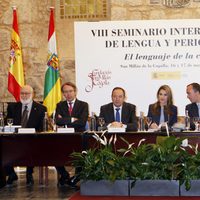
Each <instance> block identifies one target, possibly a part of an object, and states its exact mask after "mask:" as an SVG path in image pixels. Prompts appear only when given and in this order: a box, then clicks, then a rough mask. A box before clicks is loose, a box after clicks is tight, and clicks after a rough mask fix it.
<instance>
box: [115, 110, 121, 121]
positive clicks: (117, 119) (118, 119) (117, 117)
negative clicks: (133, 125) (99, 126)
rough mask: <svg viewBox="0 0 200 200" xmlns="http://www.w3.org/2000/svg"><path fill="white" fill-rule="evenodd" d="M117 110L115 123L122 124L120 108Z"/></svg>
mask: <svg viewBox="0 0 200 200" xmlns="http://www.w3.org/2000/svg"><path fill="white" fill-rule="evenodd" d="M115 110H116V116H115V121H117V122H120V113H119V110H120V108H115Z"/></svg>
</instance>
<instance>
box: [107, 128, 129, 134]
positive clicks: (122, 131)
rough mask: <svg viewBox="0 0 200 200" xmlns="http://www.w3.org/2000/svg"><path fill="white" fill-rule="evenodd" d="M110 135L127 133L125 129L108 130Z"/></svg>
mask: <svg viewBox="0 0 200 200" xmlns="http://www.w3.org/2000/svg"><path fill="white" fill-rule="evenodd" d="M108 132H109V133H124V132H126V129H125V128H108Z"/></svg>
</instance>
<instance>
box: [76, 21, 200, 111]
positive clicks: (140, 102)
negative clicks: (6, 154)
mask: <svg viewBox="0 0 200 200" xmlns="http://www.w3.org/2000/svg"><path fill="white" fill-rule="evenodd" d="M75 60H76V63H75V65H76V83H77V87H78V98H79V99H81V100H84V101H86V102H88V103H89V107H90V112H96V114H97V115H98V114H99V111H100V106H101V105H103V104H106V103H109V102H111V92H112V89H113V88H114V87H116V86H119V87H123V88H124V89H125V90H126V93H127V102H130V103H133V104H135V105H136V106H137V115H138V113H139V112H140V111H144V112H145V114H147V111H148V105H149V104H152V103H154V102H155V101H156V93H157V90H158V88H159V87H160V86H161V85H164V84H167V85H169V86H170V87H171V88H172V92H173V97H174V98H173V99H174V104H175V105H177V106H178V112H179V113H178V114H179V115H184V113H185V111H184V110H185V105H186V104H188V103H190V102H189V100H188V99H187V94H186V86H187V85H188V84H189V83H192V82H198V83H199V77H200V20H199V19H192V20H188V19H184V20H142V21H140V20H138V21H102V22H75Z"/></svg>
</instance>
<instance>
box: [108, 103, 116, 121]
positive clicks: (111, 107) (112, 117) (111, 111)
mask: <svg viewBox="0 0 200 200" xmlns="http://www.w3.org/2000/svg"><path fill="white" fill-rule="evenodd" d="M108 112H110V113H109V114H108V116H111V122H113V121H115V112H114V108H113V104H112V103H111V104H110V109H108Z"/></svg>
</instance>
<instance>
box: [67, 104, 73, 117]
mask: <svg viewBox="0 0 200 200" xmlns="http://www.w3.org/2000/svg"><path fill="white" fill-rule="evenodd" d="M72 109H73V107H72V102H69V108H68V110H69V115H70V116H71V114H72Z"/></svg>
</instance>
